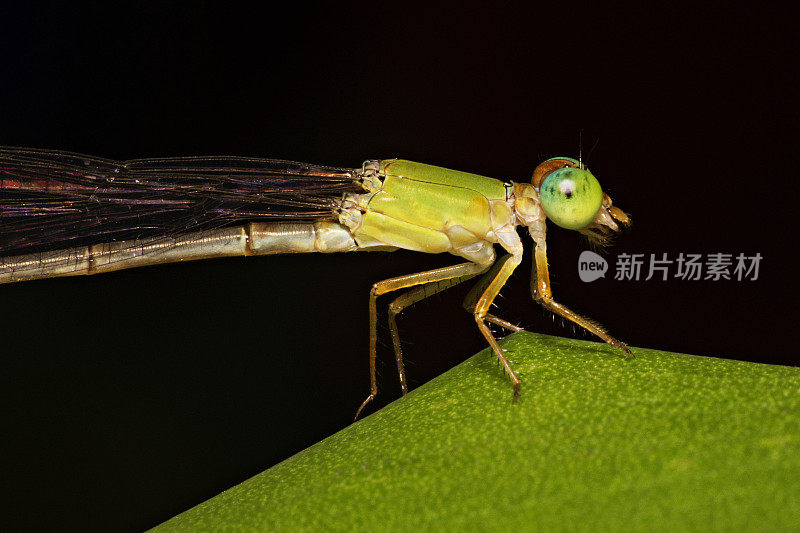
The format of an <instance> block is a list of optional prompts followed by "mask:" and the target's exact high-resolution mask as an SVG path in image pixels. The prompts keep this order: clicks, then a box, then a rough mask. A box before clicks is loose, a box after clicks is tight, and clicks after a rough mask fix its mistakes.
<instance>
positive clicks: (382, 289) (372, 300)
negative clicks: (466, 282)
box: [355, 263, 486, 420]
mask: <svg viewBox="0 0 800 533" xmlns="http://www.w3.org/2000/svg"><path fill="white" fill-rule="evenodd" d="M484 270H486V266H485V265H479V264H477V263H462V264H460V265H453V266H448V267H444V268H437V269H435V270H428V271H425V272H418V273H416V274H408V275H406V276H399V277H397V278H391V279H386V280H383V281H379V282H377V283H375V284H374V285H373V286H372V290H370V293H369V381H370V392H369V396H367V399H366V400H364V401H363V402H362V403H361V406H360V407H359V408H358V411H356V416H355V419H356V420H358V416H359V415H360V414H361V411H362V410H363V409H364V407H366V405H367V404H368V403H369V402H371V401H372V400H373V399H374V398H375V396H377V395H378V383H377V378H376V375H375V357H376V353H377V346H378V313H377V299H378V296H380V295H382V294H386V293H387V292H392V291H396V290H399V289H405V288H408V287H413V286H415V285H422V284H425V283H432V282H436V281H442V280H447V279H453V278H459V277H463V276H475V275H477V274H480V273H481V272H483V271H484Z"/></svg>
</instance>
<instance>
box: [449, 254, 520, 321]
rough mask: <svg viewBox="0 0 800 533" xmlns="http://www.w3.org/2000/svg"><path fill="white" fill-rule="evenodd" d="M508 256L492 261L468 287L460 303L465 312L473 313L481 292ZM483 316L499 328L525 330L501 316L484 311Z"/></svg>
mask: <svg viewBox="0 0 800 533" xmlns="http://www.w3.org/2000/svg"><path fill="white" fill-rule="evenodd" d="M510 257H512V256H511V255H510V254H508V255H504V256H503V257H501V258H500V259H498V260H497V261H496V262H495V263H494V265H492V268H491V269H490V270H489V271H488V272H486V273H485V274H484V275H483V277H482V278H481V279H480V280H479V281H478V283H476V284H475V286H474V287H473V288H472V289H470V291H469V293H467V296H466V297H465V298H464V302H463V304H462V305H463V307H464V309H465V310H466V311H467V313H469V314H474V313H475V306H476V305H477V304H478V300H479V299H480V297H481V294H483V292H484V291H485V290H486V287H488V286H489V284H490V283H491V282H492V280H493V279H494V278H495V277H496V276H497V273H498V272H499V271H500V269H501V268H502V267H503V265H504V264H505V262H506V261H508V259H509V258H510ZM484 318H485V319H486V321H487V322H491V323H492V324H496V325H498V326H500V327H501V328H503V329H507V330H509V331H513V332H514V333H518V332H520V331H525V329H524V328H521V327H519V326H517V325H515V324H512V323H511V322H509V321H507V320H503V319H502V318H500V317H497V316H495V315H492V314H490V313H486V316H485V317H484Z"/></svg>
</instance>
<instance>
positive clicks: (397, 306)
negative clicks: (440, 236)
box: [389, 263, 488, 394]
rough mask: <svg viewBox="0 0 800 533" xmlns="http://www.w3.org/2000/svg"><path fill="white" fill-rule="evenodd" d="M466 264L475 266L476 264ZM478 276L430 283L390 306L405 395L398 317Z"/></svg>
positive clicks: (398, 363)
mask: <svg viewBox="0 0 800 533" xmlns="http://www.w3.org/2000/svg"><path fill="white" fill-rule="evenodd" d="M466 264H467V265H473V264H474V263H466ZM486 268H488V267H483V269H484V270H485V269H486ZM478 274H480V272H475V273H469V274H464V275H462V276H458V277H454V278H446V279H441V280H438V281H431V282H428V283H426V284H424V285H420V286H419V287H415V288H413V289H411V290H410V291H408V292H406V293H403V294H401V295H400V296H398V297H397V298H395V299H394V300H393V301H392V303H390V304H389V330H390V331H391V333H392V343H393V344H394V356H395V359H396V360H397V371H398V374H399V375H400V388H401V389H402V391H403V394H406V393H408V385H407V384H406V372H405V366H404V365H403V349H402V347H401V346H400V333H399V332H398V330H397V315H399V314H400V313H401V312H403V310H404V309H406V308H408V307H411V306H412V305H414V304H415V303H417V302H419V301H420V300H424V299H425V298H428V297H429V296H433V295H434V294H437V293H439V292H442V291H444V290H446V289H449V288H450V287H455V286H456V285H458V284H459V283H463V282H465V281H467V280H469V279H472V278H474V277H475V276H477V275H478Z"/></svg>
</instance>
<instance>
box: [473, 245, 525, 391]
mask: <svg viewBox="0 0 800 533" xmlns="http://www.w3.org/2000/svg"><path fill="white" fill-rule="evenodd" d="M521 261H522V249H521V247H520V250H519V251H518V252H516V253H512V254H509V255H508V256H506V258H505V260H504V261H503V264H502V265H501V266H500V268H498V270H497V273H496V275H495V276H494V277H493V278H491V281H489V283H488V284H487V285H486V287H485V288H484V289H483V291H482V293H481V295H480V296H479V297H478V302H477V304H476V305H475V310H474V315H475V322H476V323H477V324H478V329H479V330H480V332H481V333H482V334H483V336H484V338H486V341H487V342H488V343H489V346H491V347H492V351H493V352H494V353H495V355H496V356H497V358H498V359H499V360H500V363H501V364H502V365H503V369H504V370H505V371H506V374H508V377H509V378H510V379H511V383H513V384H514V397H517V396H519V385H520V381H519V378H518V377H517V375H516V374H515V373H514V371H513V370H512V369H511V364H510V363H509V361H508V359H507V358H506V356H505V353H504V352H503V349H502V348H500V345H499V344H498V343H497V339H495V338H494V335H492V332H491V331H490V330H489V326H487V325H486V315H487V312H488V310H489V307H490V306H491V305H492V302H493V301H494V299H495V298H496V297H497V294H498V293H499V292H500V289H502V288H503V285H505V283H506V281H507V280H508V278H509V277H510V276H511V274H512V273H513V272H514V269H515V268H517V266H518V265H519V264H520V262H521Z"/></svg>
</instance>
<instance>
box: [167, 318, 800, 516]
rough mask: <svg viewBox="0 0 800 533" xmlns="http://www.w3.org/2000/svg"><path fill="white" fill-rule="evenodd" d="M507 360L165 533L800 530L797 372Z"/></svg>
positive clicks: (320, 448) (641, 354)
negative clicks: (223, 532) (507, 372)
mask: <svg viewBox="0 0 800 533" xmlns="http://www.w3.org/2000/svg"><path fill="white" fill-rule="evenodd" d="M502 344H503V346H504V348H506V349H507V350H508V356H509V358H510V359H511V360H512V361H515V365H514V366H515V368H516V369H518V370H519V371H520V373H521V374H522V376H521V378H522V381H523V386H522V389H521V393H522V398H521V400H519V401H516V402H513V403H512V394H511V385H510V383H509V381H508V380H507V379H506V378H505V377H504V375H503V373H502V371H501V369H500V368H499V366H498V365H497V362H496V360H495V359H494V358H493V357H492V356H491V354H490V353H489V351H488V350H485V351H483V352H481V353H479V354H478V355H476V356H474V357H472V358H470V359H469V360H467V361H465V362H464V363H463V364H461V365H459V366H458V367H456V368H454V369H452V370H450V371H449V372H447V373H445V374H444V375H442V376H440V377H438V378H436V379H434V380H433V381H431V382H430V383H427V384H426V385H424V386H422V387H419V388H418V389H416V390H414V391H413V392H411V393H410V394H408V395H407V396H406V397H404V398H402V399H400V400H398V401H396V402H394V403H392V404H391V405H389V406H387V407H385V408H384V409H382V410H380V411H379V412H377V413H375V414H373V415H371V416H369V417H367V418H366V419H364V420H362V421H360V422H358V423H356V424H353V425H351V426H349V427H347V428H345V429H343V430H342V431H340V432H339V433H337V434H335V435H333V436H331V437H329V438H327V439H325V440H324V441H322V442H320V443H318V444H316V445H314V446H312V447H310V448H308V449H306V450H304V451H302V452H300V453H298V454H297V455H295V456H294V457H291V458H289V459H287V460H286V461H283V462H282V463H280V464H278V465H276V466H274V467H272V468H270V469H269V470H267V471H266V472H263V473H262V474H259V475H257V476H255V477H253V478H251V479H249V480H247V481H245V482H244V483H242V484H240V485H238V486H236V487H233V488H232V489H230V490H228V491H226V492H224V493H222V494H220V495H219V496H217V497H215V498H212V499H211V500H209V501H207V502H205V503H202V504H200V505H198V506H197V507H195V508H193V509H190V510H188V511H186V512H184V513H183V514H181V515H179V516H176V517H175V518H173V519H171V520H169V521H168V522H166V523H164V524H162V525H161V526H159V528H158V529H159V530H161V531H171V530H178V531H195V530H219V529H237V530H272V531H274V530H280V531H283V530H307V531H328V530H341V531H354V530H355V531H387V530H404V531H409V530H414V529H418V528H419V529H424V530H434V529H435V530H475V529H482V530H487V529H489V530H492V529H496V530H506V531H508V530H512V529H522V530H528V529H541V530H554V529H555V530H565V529H566V530H575V529H601V530H623V529H624V530H627V531H630V530H638V531H654V530H660V531H675V530H686V529H690V530H703V531H705V530H717V531H719V530H727V531H741V530H771V531H778V530H782V531H786V530H800V369H798V368H792V367H782V366H772V365H762V364H755V363H747V362H740V361H732V360H725V359H716V358H711V357H697V356H692V355H681V354H674V353H667V352H659V351H655V350H648V349H643V348H641V349H635V350H634V353H635V354H636V358H634V359H630V360H625V359H624V358H623V357H622V354H621V352H619V351H618V350H615V349H612V348H609V347H607V346H606V345H604V344H597V343H591V342H586V341H577V340H569V339H562V338H558V337H549V336H546V335H537V334H532V333H518V334H515V335H512V336H510V337H508V338H506V339H505V340H504V341H503V342H502ZM299 423H301V422H299Z"/></svg>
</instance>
